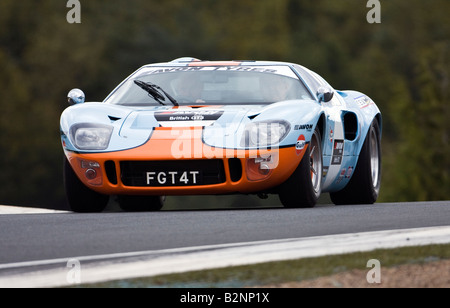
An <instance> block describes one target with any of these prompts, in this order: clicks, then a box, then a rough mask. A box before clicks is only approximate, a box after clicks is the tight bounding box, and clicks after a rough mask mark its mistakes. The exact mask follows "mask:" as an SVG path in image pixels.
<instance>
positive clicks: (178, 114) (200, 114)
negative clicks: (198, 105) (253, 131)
mask: <svg viewBox="0 0 450 308" xmlns="http://www.w3.org/2000/svg"><path fill="white" fill-rule="evenodd" d="M223 113H224V111H223V110H196V111H192V110H176V111H161V112H155V118H156V120H157V121H158V122H159V123H160V124H161V126H174V124H176V125H178V126H179V125H180V124H181V125H186V126H209V125H212V124H213V123H214V121H216V120H218V119H219V118H220V117H221V116H222V115H223Z"/></svg>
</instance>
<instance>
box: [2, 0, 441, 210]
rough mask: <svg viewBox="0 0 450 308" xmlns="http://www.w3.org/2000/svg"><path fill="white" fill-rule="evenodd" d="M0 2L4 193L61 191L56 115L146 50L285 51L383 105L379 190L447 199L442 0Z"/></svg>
mask: <svg viewBox="0 0 450 308" xmlns="http://www.w3.org/2000/svg"><path fill="white" fill-rule="evenodd" d="M80 2H81V14H82V15H81V24H69V23H68V22H67V21H66V14H67V12H68V8H66V3H65V2H64V1H58V0H41V1H39V2H34V1H12V0H2V2H1V3H0V68H1V69H0V93H1V98H0V168H1V169H0V170H1V171H0V203H15V204H32V205H35V204H36V205H37V204H45V205H47V206H48V205H54V206H56V205H59V204H63V203H64V192H63V188H62V183H61V182H62V176H61V169H62V168H61V167H62V157H63V156H62V155H63V154H62V150H61V146H60V141H59V115H60V114H61V112H62V110H63V109H64V108H66V107H67V104H66V98H65V97H66V94H67V92H68V91H69V90H70V89H71V88H74V87H79V88H82V89H83V90H84V91H85V93H86V95H87V100H88V101H102V100H103V98H104V97H105V96H106V95H107V94H108V93H109V91H111V90H112V89H113V88H114V87H115V86H116V85H117V83H119V82H120V81H121V80H122V79H123V78H125V76H127V75H129V74H130V73H131V72H133V71H134V70H135V69H137V68H138V67H139V66H141V65H143V64H145V63H153V62H158V61H164V62H165V61H169V60H171V59H174V58H178V57H182V56H193V57H198V58H201V59H208V60H221V59H235V60H239V59H256V60H262V59H267V60H280V61H292V62H296V63H300V64H303V65H305V66H307V67H310V68H311V69H313V70H315V71H317V72H318V73H319V74H321V75H322V76H324V77H325V78H326V79H327V80H329V81H330V83H331V84H332V85H333V86H334V87H336V88H338V89H357V90H360V91H362V92H364V93H367V94H368V95H369V96H371V98H372V99H374V100H375V101H376V102H377V104H378V105H379V106H380V108H381V110H382V112H383V116H384V123H383V124H384V141H383V153H384V175H383V184H382V193H381V198H380V200H382V201H400V200H411V201H414V200H439V199H449V197H450V195H449V190H448V187H450V180H449V170H450V158H449V157H450V155H449V154H450V149H449V142H448V137H449V136H448V135H449V131H450V127H449V121H448V119H449V118H450V114H449V103H448V99H449V80H450V63H449V56H448V55H449V54H450V53H449V49H450V22H449V19H448V17H447V16H446V14H447V12H449V11H450V3H449V1H447V0H430V1H421V0H411V1H381V9H382V11H381V16H382V20H381V24H369V23H368V22H367V21H366V14H367V12H368V10H369V9H368V8H366V3H365V2H364V1H356V0H340V1H333V0H317V1H307V0H277V1H272V0H259V1H255V0H239V1H237V0H227V1H215V0H192V1H189V2H187V1H183V0H167V1H163V2H161V1H155V0H151V1H144V0H130V1H111V0H109V1H105V0H96V1H80Z"/></svg>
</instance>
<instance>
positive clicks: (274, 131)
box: [241, 120, 291, 147]
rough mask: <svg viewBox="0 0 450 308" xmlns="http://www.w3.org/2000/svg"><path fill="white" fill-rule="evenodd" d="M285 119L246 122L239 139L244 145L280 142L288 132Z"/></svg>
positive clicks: (252, 145)
mask: <svg viewBox="0 0 450 308" xmlns="http://www.w3.org/2000/svg"><path fill="white" fill-rule="evenodd" d="M290 129H291V125H290V124H289V123H288V122H286V121H282V120H281V121H268V122H254V123H250V124H247V126H246V127H245V131H244V135H243V137H242V140H241V146H244V147H268V146H273V145H276V144H278V143H280V142H281V141H282V140H283V139H284V138H285V137H286V136H287V134H288V133H289V131H290Z"/></svg>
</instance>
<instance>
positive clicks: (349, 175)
mask: <svg viewBox="0 0 450 308" xmlns="http://www.w3.org/2000/svg"><path fill="white" fill-rule="evenodd" d="M352 174H353V167H348V169H347V173H346V174H345V178H346V179H349V178H351V177H352Z"/></svg>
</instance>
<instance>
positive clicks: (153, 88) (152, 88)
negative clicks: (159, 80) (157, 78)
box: [134, 80, 178, 106]
mask: <svg viewBox="0 0 450 308" xmlns="http://www.w3.org/2000/svg"><path fill="white" fill-rule="evenodd" d="M134 83H135V84H136V85H138V86H139V87H140V88H142V89H143V90H145V91H147V93H148V94H149V95H150V96H151V97H153V98H154V99H155V100H156V101H157V102H158V103H160V104H161V105H164V106H165V105H166V104H164V102H165V101H166V98H165V97H164V96H163V95H162V94H161V92H162V93H163V94H164V95H165V96H166V97H167V98H168V99H169V100H170V102H171V103H172V104H173V105H174V106H178V102H177V101H176V100H175V99H174V98H173V97H172V96H170V95H169V93H167V92H166V91H164V90H163V89H162V88H161V87H160V86H157V85H156V84H153V83H151V82H145V81H141V80H135V81H134ZM158 90H159V91H158ZM160 91H161V92H160Z"/></svg>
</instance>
